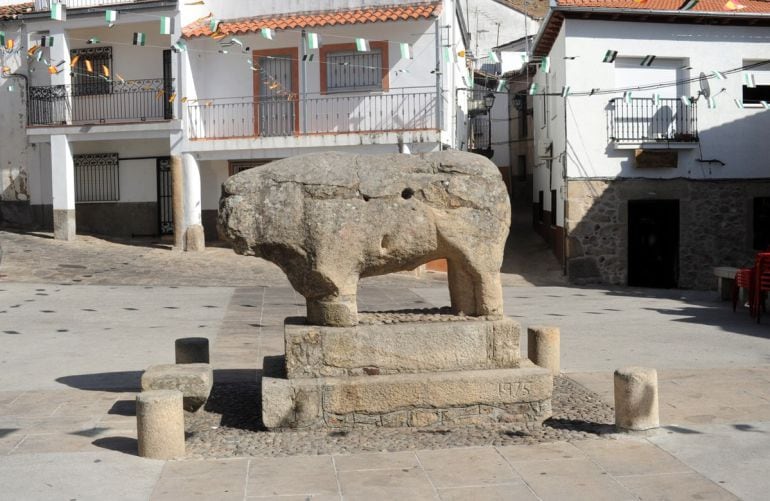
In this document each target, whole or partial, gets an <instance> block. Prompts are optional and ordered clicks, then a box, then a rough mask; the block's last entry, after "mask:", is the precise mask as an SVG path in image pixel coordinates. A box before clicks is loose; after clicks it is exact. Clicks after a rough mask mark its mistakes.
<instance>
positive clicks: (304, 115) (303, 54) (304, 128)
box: [299, 30, 307, 134]
mask: <svg viewBox="0 0 770 501" xmlns="http://www.w3.org/2000/svg"><path fill="white" fill-rule="evenodd" d="M306 39H307V33H306V32H305V30H302V38H301V39H300V41H299V45H300V61H301V62H302V95H301V96H300V97H299V98H300V99H301V100H302V133H303V134H305V133H306V132H307V61H306V59H307V58H306V56H307V52H305V50H306V49H305V47H306V46H305V40H306Z"/></svg>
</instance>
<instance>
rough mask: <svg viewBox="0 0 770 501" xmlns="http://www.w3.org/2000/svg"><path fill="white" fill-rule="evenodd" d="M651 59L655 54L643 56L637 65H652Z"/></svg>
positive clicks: (653, 59)
mask: <svg viewBox="0 0 770 501" xmlns="http://www.w3.org/2000/svg"><path fill="white" fill-rule="evenodd" d="M653 61H655V56H653V55H652V54H650V55H647V56H644V59H642V62H641V64H639V66H652V62H653Z"/></svg>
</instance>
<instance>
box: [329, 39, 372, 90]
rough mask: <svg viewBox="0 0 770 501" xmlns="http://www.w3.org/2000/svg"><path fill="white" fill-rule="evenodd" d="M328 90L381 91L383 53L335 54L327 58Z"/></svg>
mask: <svg viewBox="0 0 770 501" xmlns="http://www.w3.org/2000/svg"><path fill="white" fill-rule="evenodd" d="M326 67H327V71H326V80H327V81H326V87H327V89H328V90H330V91H333V90H381V89H382V51H381V50H380V49H372V50H371V52H333V53H330V54H329V55H327V56H326Z"/></svg>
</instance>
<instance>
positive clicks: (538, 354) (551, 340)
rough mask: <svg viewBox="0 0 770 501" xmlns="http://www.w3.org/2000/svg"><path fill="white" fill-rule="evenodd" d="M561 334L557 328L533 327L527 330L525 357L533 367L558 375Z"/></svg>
mask: <svg viewBox="0 0 770 501" xmlns="http://www.w3.org/2000/svg"><path fill="white" fill-rule="evenodd" d="M560 343H561V333H560V332H559V328H558V327H548V326H543V325H535V326H532V327H528V328H527V356H528V358H529V359H530V360H531V361H532V363H534V364H535V365H539V366H540V367H543V368H544V369H548V370H550V371H551V374H553V375H558V374H559V371H560V370H561V363H560V358H561V347H560Z"/></svg>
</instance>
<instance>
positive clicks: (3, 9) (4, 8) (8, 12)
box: [0, 2, 35, 21]
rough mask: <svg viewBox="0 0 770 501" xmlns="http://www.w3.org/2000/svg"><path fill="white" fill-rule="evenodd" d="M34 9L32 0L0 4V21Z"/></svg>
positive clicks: (14, 17)
mask: <svg viewBox="0 0 770 501" xmlns="http://www.w3.org/2000/svg"><path fill="white" fill-rule="evenodd" d="M34 9H35V3H34V2H26V3H17V4H13V5H0V21H10V20H11V19H16V18H18V17H19V15H20V14H26V13H28V12H32V11H33V10H34Z"/></svg>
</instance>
